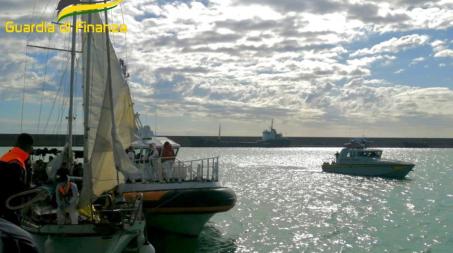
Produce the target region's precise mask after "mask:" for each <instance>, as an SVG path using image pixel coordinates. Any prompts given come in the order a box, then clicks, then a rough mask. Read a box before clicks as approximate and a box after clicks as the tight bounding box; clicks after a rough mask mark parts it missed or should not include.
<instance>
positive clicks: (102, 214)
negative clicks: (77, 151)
mask: <svg viewBox="0 0 453 253" xmlns="http://www.w3.org/2000/svg"><path fill="white" fill-rule="evenodd" d="M104 14H105V18H104V22H105V23H106V24H108V16H107V11H105V12H104ZM76 20H77V16H74V17H73V24H75V23H76ZM82 20H83V21H86V22H87V23H88V24H102V23H103V21H102V19H101V17H100V15H99V14H98V13H90V14H86V15H83V16H82ZM76 34H77V32H76V28H74V26H73V32H72V50H71V86H70V104H69V116H68V136H67V137H68V138H67V144H66V146H65V151H64V152H63V153H62V154H61V155H63V156H66V157H65V159H66V161H68V164H70V166H71V164H72V160H73V155H72V118H73V105H72V101H73V86H74V58H75V48H76V47H75V43H76ZM82 41H83V58H82V59H83V63H82V65H83V80H84V87H83V88H84V98H83V99H84V147H83V150H84V157H83V159H84V162H83V177H82V191H81V196H80V202H79V207H80V208H84V209H88V210H89V211H88V213H89V216H91V217H90V218H91V219H88V220H87V221H85V222H84V223H80V224H77V225H57V224H55V223H51V222H48V221H47V222H45V221H44V219H40V217H41V216H40V215H39V214H40V213H39V212H38V211H39V210H40V209H39V207H40V204H41V205H42V201H40V200H41V197H42V196H43V195H45V194H46V193H47V189H46V188H45V187H42V188H38V189H35V190H32V191H31V192H30V194H34V196H35V197H34V198H33V199H32V200H30V201H29V203H28V204H27V205H25V204H24V205H21V206H20V207H19V208H25V209H27V211H28V213H26V214H27V215H26V216H24V218H23V222H22V227H23V228H24V229H25V230H27V231H28V232H29V233H30V234H31V235H32V236H33V238H34V239H35V241H36V243H37V245H38V246H39V248H40V250H41V252H46V253H47V252H68V251H69V252H80V253H86V252H106V253H107V252H109V253H120V252H130V251H132V252H143V253H144V252H154V249H153V247H152V245H150V244H149V243H148V242H147V239H146V237H145V233H144V231H145V220H144V216H143V214H142V203H143V200H142V197H141V196H137V198H135V199H133V200H131V201H127V200H124V198H122V196H121V195H119V194H117V193H116V189H117V188H118V187H119V186H120V185H121V184H123V183H124V181H125V179H126V178H130V177H133V175H134V174H136V173H138V171H137V168H136V167H135V166H134V165H133V164H132V162H131V161H130V160H129V159H128V158H127V154H126V153H125V151H124V148H123V147H124V146H125V145H129V143H130V142H131V141H132V138H133V135H134V133H135V128H134V118H133V117H132V118H130V117H129V115H130V114H129V113H128V112H130V110H132V102H131V101H130V94H129V92H130V91H129V88H128V86H127V83H126V81H125V77H124V76H123V74H122V71H121V65H120V61H119V59H118V58H117V56H116V54H115V51H114V49H113V46H112V44H111V42H110V37H109V33H108V31H107V32H105V33H83V36H82ZM55 160H58V159H55ZM60 160H61V159H60ZM53 165H58V164H53ZM55 169H58V166H54V167H51V168H50V169H49V170H50V171H52V170H55ZM48 174H49V176H53V175H55V173H52V172H50V173H48ZM106 193H108V194H106ZM23 194H27V192H25V193H23ZM23 194H18V195H17V196H15V197H17V198H20V197H23ZM12 199H14V196H13V198H10V199H9V203H12ZM34 200H36V201H34ZM100 203H101V204H100ZM10 206H11V205H10ZM25 209H24V210H23V211H24V212H25Z"/></svg>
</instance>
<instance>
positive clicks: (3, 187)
mask: <svg viewBox="0 0 453 253" xmlns="http://www.w3.org/2000/svg"><path fill="white" fill-rule="evenodd" d="M31 153H33V138H32V137H31V135H29V134H26V133H22V134H20V135H19V136H18V137H17V140H16V143H15V145H14V147H13V148H12V149H10V150H9V151H8V152H7V153H5V154H4V155H3V156H1V157H0V217H2V218H4V219H5V220H8V221H10V222H12V223H14V224H19V217H18V213H16V212H15V211H12V210H10V209H8V208H7V207H6V200H7V199H8V198H9V197H10V196H11V195H14V194H17V193H19V192H22V191H25V190H27V189H28V188H29V187H30V184H29V182H30V181H31V178H30V179H28V177H31V175H30V174H31V173H30V170H31V167H30V165H29V157H30V154H31ZM27 172H28V173H27Z"/></svg>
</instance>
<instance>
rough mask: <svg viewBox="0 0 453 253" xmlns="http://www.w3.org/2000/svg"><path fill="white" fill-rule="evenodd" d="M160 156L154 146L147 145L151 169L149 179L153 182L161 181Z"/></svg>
mask: <svg viewBox="0 0 453 253" xmlns="http://www.w3.org/2000/svg"><path fill="white" fill-rule="evenodd" d="M159 157H160V154H159V150H158V149H157V147H156V144H154V143H152V144H150V145H149V156H148V160H149V163H150V165H151V168H152V170H151V171H152V173H151V175H150V176H151V178H152V179H153V180H159V181H161V180H162V166H160V159H159Z"/></svg>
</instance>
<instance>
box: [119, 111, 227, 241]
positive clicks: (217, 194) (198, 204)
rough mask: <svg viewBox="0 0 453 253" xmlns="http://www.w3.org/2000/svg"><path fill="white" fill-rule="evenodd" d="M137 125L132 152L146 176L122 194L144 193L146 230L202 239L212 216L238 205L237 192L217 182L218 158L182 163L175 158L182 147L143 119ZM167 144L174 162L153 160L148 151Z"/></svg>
mask: <svg viewBox="0 0 453 253" xmlns="http://www.w3.org/2000/svg"><path fill="white" fill-rule="evenodd" d="M137 119H138V118H137ZM137 125H138V127H139V133H140V139H139V140H137V141H135V142H134V143H133V144H132V149H133V152H134V164H135V166H136V167H138V168H139V169H140V170H141V172H142V175H141V178H140V179H139V180H137V181H135V182H127V183H126V184H123V185H121V186H120V187H119V188H118V190H119V191H120V192H122V193H123V195H124V196H125V198H126V199H131V200H132V199H135V198H136V197H137V196H138V195H143V212H144V214H145V217H146V226H147V227H149V228H150V229H154V230H156V229H157V230H163V231H168V232H172V233H178V234H183V235H189V236H198V235H199V234H200V232H201V230H202V229H203V227H204V225H205V224H206V223H207V222H208V221H209V219H210V218H211V217H212V216H213V215H215V214H216V213H219V212H226V211H228V210H230V209H231V208H233V207H234V205H235V203H236V195H235V193H234V192H233V190H232V189H230V188H228V187H225V186H222V184H221V183H220V182H219V157H209V158H202V159H196V160H190V161H181V160H179V159H177V155H178V151H179V149H180V147H181V145H180V144H178V143H176V142H174V141H173V140H171V139H169V138H167V137H163V136H154V135H153V133H152V131H150V128H149V127H148V126H142V125H141V122H140V120H139V119H138V120H137ZM146 133H147V134H146ZM166 142H168V143H169V144H170V145H171V147H172V149H173V150H174V157H167V158H170V161H164V157H161V156H154V158H150V157H152V156H150V154H151V153H152V152H153V150H152V148H150V147H151V146H154V147H155V150H154V152H158V153H159V154H162V150H163V149H164V144H165V143H166ZM167 145H168V144H167ZM165 160H167V159H165Z"/></svg>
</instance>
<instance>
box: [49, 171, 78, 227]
mask: <svg viewBox="0 0 453 253" xmlns="http://www.w3.org/2000/svg"><path fill="white" fill-rule="evenodd" d="M57 176H58V178H57V180H58V182H59V183H58V184H57V189H56V191H55V194H56V200H57V224H59V225H63V224H65V221H66V213H68V214H69V217H70V219H71V224H78V222H79V213H78V211H77V204H78V201H79V190H78V189H77V185H76V184H75V183H73V182H71V181H70V179H69V170H68V169H67V168H66V165H65V164H64V163H63V166H62V168H60V169H59V170H58V172H57Z"/></svg>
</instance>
